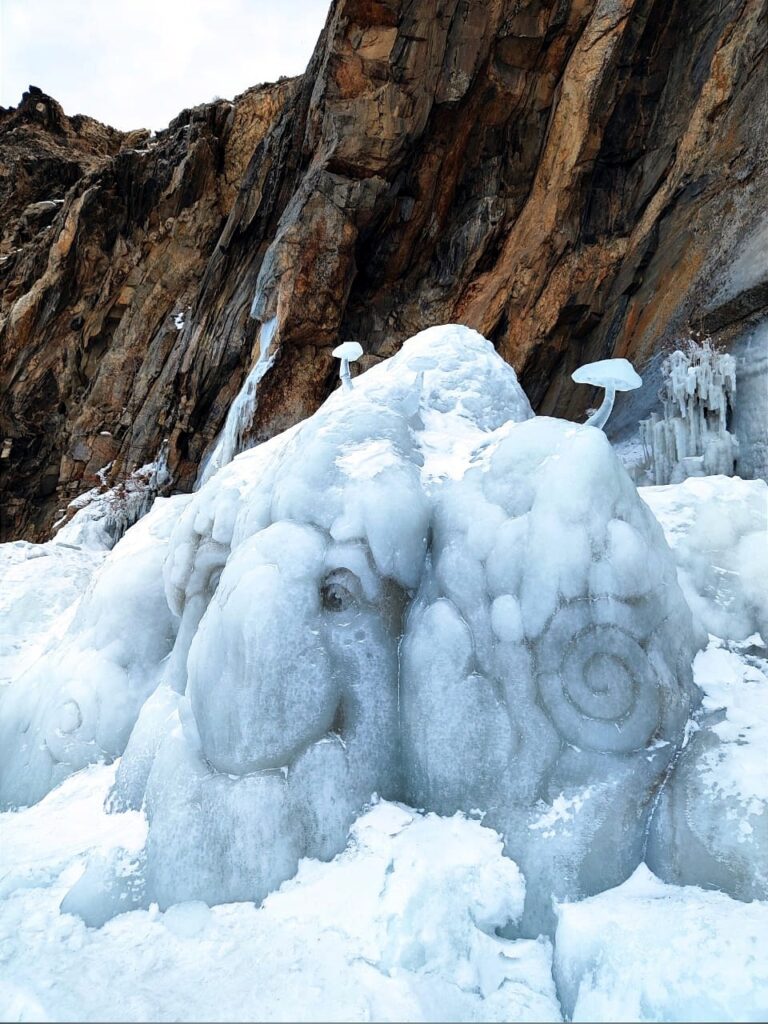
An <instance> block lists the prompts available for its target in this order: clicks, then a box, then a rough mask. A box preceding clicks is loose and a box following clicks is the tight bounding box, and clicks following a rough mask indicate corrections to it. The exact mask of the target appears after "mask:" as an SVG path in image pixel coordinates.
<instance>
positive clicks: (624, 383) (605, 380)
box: [571, 359, 643, 429]
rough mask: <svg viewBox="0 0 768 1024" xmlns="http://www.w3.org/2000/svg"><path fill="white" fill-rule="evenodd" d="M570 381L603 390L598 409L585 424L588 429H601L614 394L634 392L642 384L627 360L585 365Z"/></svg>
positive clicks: (611, 407)
mask: <svg viewBox="0 0 768 1024" xmlns="http://www.w3.org/2000/svg"><path fill="white" fill-rule="evenodd" d="M571 380H573V381H575V382H576V383H577V384H592V385H593V386H594V387H598V388H603V389H604V390H605V394H604V395H603V401H602V402H601V404H600V408H599V409H597V410H596V411H595V412H593V413H592V415H591V416H590V417H589V419H588V420H587V423H586V425H587V426H588V427H600V428H601V429H602V428H603V427H604V426H605V424H606V423H607V422H608V418H609V416H610V415H611V412H612V411H613V403H614V401H615V400H616V392H617V391H634V390H635V389H636V388H639V387H640V386H641V385H642V383H643V381H642V378H641V377H640V376H639V374H637V373H636V372H635V368H634V366H633V365H632V363H630V362H629V360H628V359H601V360H599V361H598V362H596V363H586V364H585V365H584V366H580V367H579V368H578V370H574V371H573V373H572V374H571Z"/></svg>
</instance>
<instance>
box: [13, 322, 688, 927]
mask: <svg viewBox="0 0 768 1024" xmlns="http://www.w3.org/2000/svg"><path fill="white" fill-rule="evenodd" d="M156 508H157V509H159V511H157V512H155V511H153V512H152V513H151V514H150V516H149V517H147V519H146V520H143V521H142V523H140V524H139V525H138V526H137V527H134V529H133V530H132V531H129V532H128V534H126V537H125V539H124V540H122V541H121V542H120V543H119V544H118V545H117V546H116V547H115V549H114V551H113V552H112V554H111V555H110V556H109V558H108V559H107V561H106V562H105V565H104V568H103V569H102V570H101V572H100V573H99V575H98V576H97V577H96V579H95V581H94V584H93V587H92V590H91V591H90V592H89V594H88V595H86V597H85V598H84V600H83V602H82V604H81V606H80V609H79V611H78V615H77V618H76V620H75V622H74V623H73V625H72V627H71V629H70V631H69V633H68V634H67V638H66V639H65V641H64V643H63V644H62V646H61V648H60V649H59V651H58V652H57V654H58V657H59V662H58V663H57V665H54V664H53V662H52V661H51V660H47V661H46V660H45V659H44V660H43V661H41V662H40V663H39V664H38V665H37V666H35V674H34V675H33V676H32V677H30V678H26V679H24V680H23V681H22V680H20V681H19V682H18V683H15V684H13V687H12V688H11V691H12V693H13V695H14V696H13V701H12V702H11V703H6V702H4V704H3V707H2V709H0V715H1V716H2V719H3V721H4V723H5V724H4V726H3V728H4V729H6V731H7V734H8V735H9V736H10V737H11V739H12V742H10V743H8V744H6V746H5V747H4V749H3V757H4V758H5V767H4V773H3V786H4V787H5V788H4V790H3V792H4V794H5V799H6V800H7V801H8V802H16V803H20V802H26V801H28V800H31V799H36V798H38V797H39V796H40V795H42V793H43V792H45V790H46V788H48V787H49V786H50V785H53V784H55V782H56V781H57V780H58V779H59V778H61V777H63V775H65V774H67V772H70V771H72V770H74V769H75V768H77V767H79V766H81V765H82V764H84V763H86V762H87V761H88V760H95V759H99V758H104V757H112V756H114V755H115V754H117V753H119V751H120V750H121V749H122V748H123V746H125V743H126V741H127V740H128V732H129V730H130V729H131V726H132V725H133V724H134V723H135V728H134V730H133V733H132V735H131V738H130V741H129V742H128V745H127V748H126V751H125V755H124V757H123V759H122V762H121V765H120V769H119V771H118V773H117V778H116V782H115V787H114V790H113V792H112V794H111V798H110V803H111V806H112V807H113V808H114V809H116V810H121V809H125V808H139V807H142V806H143V807H144V808H145V809H146V812H147V816H148V820H149V835H148V839H147V844H146V851H145V860H144V865H145V866H144V869H143V870H144V881H145V883H146V885H145V888H144V890H143V896H142V899H143V900H144V901H145V903H147V904H148V903H149V902H150V901H156V902H157V903H158V904H159V905H160V907H161V909H164V908H166V907H168V906H171V905H172V904H175V903H179V902H184V901H190V900H191V901H203V902H205V903H208V904H212V903H220V902H227V901H237V900H261V899H263V898H264V897H265V896H267V894H268V893H269V892H271V891H273V890H274V889H276V888H277V887H278V886H279V885H280V884H281V883H282V882H284V881H285V880H286V879H288V878H290V877H292V876H293V875H294V874H295V873H296V871H297V870H298V866H299V863H300V861H301V860H302V858H306V857H313V858H318V859H320V860H329V859H331V858H332V857H334V856H335V855H336V854H337V853H338V852H339V851H340V850H341V849H343V847H344V844H345V842H346V837H347V834H348V830H349V827H350V825H351V824H352V822H353V821H354V820H355V818H356V817H357V815H358V814H359V813H360V810H361V808H362V807H363V806H364V805H365V804H366V803H367V802H368V801H369V800H370V799H371V795H372V794H373V793H378V794H379V795H380V796H382V797H384V798H387V799H401V800H403V799H404V800H406V801H407V802H412V803H414V804H415V806H419V807H423V808H425V809H426V810H428V811H433V810H434V811H439V812H441V813H444V814H453V813H454V812H455V811H457V810H462V811H464V812H467V813H469V812H472V811H473V810H476V809H479V810H480V811H482V812H483V813H485V814H486V821H487V822H488V823H489V824H490V825H491V826H492V827H494V828H497V829H498V830H499V831H500V832H501V833H502V835H503V837H504V840H505V849H506V852H507V854H508V855H510V856H512V857H513V859H516V860H519V862H520V864H521V867H522V869H523V871H524V872H525V873H526V876H527V881H528V885H527V893H526V907H525V912H524V915H523V918H522V921H521V923H520V924H519V925H518V926H516V927H519V928H520V929H521V933H523V934H527V935H536V934H538V933H539V932H540V931H546V930H551V929H552V927H553V925H554V918H553V914H552V909H551V898H552V896H553V895H555V896H557V897H558V898H566V897H568V898H575V897H577V896H582V895H589V894H591V893H594V892H597V891H600V890H601V889H604V888H607V887H609V886H611V885H615V884H617V883H619V882H621V881H623V880H624V879H625V878H626V877H627V876H628V875H629V874H630V873H631V872H632V870H633V869H634V868H635V867H636V865H637V864H638V862H639V861H640V859H641V858H642V854H643V844H644V838H645V832H646V828H647V825H648V818H649V815H650V812H651V805H652V800H653V796H654V793H655V792H656V790H657V788H658V786H659V784H660V782H661V780H662V779H663V777H664V774H665V772H666V771H667V768H668V766H669V764H670V762H671V760H672V758H673V757H674V755H675V753H676V752H677V750H678V749H679V747H680V745H681V743H682V740H683V736H684V730H685V723H686V721H687V719H688V715H689V712H690V710H691V706H692V704H693V703H694V700H695V697H694V690H693V688H692V684H691V671H690V664H691V660H692V656H693V653H694V650H695V645H696V635H695V633H694V630H693V627H692V622H691V617H690V612H689V610H688V608H687V606H686V604H685V601H684V599H683V596H682V593H681V591H680V588H679V586H678V584H677V581H676V574H675V565H674V562H673V560H672V557H671V554H670V552H669V549H668V548H667V546H666V543H665V541H664V537H663V533H662V531H661V529H660V527H659V525H658V523H657V522H656V521H655V520H654V518H653V516H652V515H651V513H650V511H649V510H648V508H647V507H646V505H645V504H644V503H643V502H642V501H640V500H639V498H638V494H637V491H636V489H635V487H634V486H633V484H632V483H631V481H630V480H629V478H628V476H627V475H626V473H625V471H624V469H623V468H622V466H621V464H620V463H619V461H618V459H617V458H616V456H615V455H614V453H613V451H612V449H611V446H610V444H609V443H608V441H607V440H606V438H605V436H604V435H603V433H602V432H601V431H599V430H596V429H594V428H592V427H587V426H576V425H574V424H570V423H565V422H562V421H558V420H552V419H546V418H533V417H532V412H531V409H530V406H529V404H528V402H527V399H526V398H525V395H524V394H523V392H522V390H521V388H520V386H519V384H518V382H517V379H516V377H515V374H514V371H513V370H512V369H511V367H509V366H508V365H507V364H505V363H504V362H503V361H502V360H501V358H500V357H499V356H498V355H497V354H496V352H495V351H494V349H493V346H492V345H491V344H490V343H489V342H488V341H486V340H485V339H483V338H482V337H481V336H480V335H478V334H477V333H476V332H474V331H470V330H468V329H467V328H462V327H458V326H449V327H440V328H433V329H430V330H429V331H425V332H422V333H421V334H420V335H417V336H416V337H415V338H413V339H411V340H410V341H408V342H406V344H405V345H404V346H403V348H402V350H401V351H400V352H399V353H398V355H396V356H395V357H393V358H392V359H390V360H387V361H386V362H383V363H381V364H379V365H378V366H376V367H374V368H373V369H371V370H369V371H368V372H367V373H365V374H362V375H360V376H357V377H355V378H354V381H353V385H352V387H351V388H343V389H339V390H338V391H336V392H335V393H334V394H333V395H332V396H331V397H330V398H329V399H328V401H327V402H326V403H325V404H324V405H323V406H322V407H321V408H320V409H319V410H318V412H317V413H316V414H315V415H314V416H312V417H310V418H309V419H307V420H306V421H304V422H303V423H300V424H298V425H297V426H296V427H294V428H293V429H292V430H290V431H287V432H286V433H284V434H282V435H280V436H278V437H276V438H274V439H272V440H271V441H269V442H267V443H266V444H264V445H261V446H259V447H258V448H254V449H252V450H250V451H247V452H244V453H242V454H241V455H239V456H238V457H236V458H234V459H233V460H232V461H231V462H230V463H228V464H227V465H224V466H222V468H221V469H219V470H218V471H217V472H216V473H215V474H214V475H212V476H211V477H210V479H209V480H208V481H207V482H206V483H205V484H204V485H203V486H202V487H201V488H200V490H199V491H198V492H197V493H196V494H194V495H192V496H191V497H189V498H185V499H179V500H178V502H177V503H176V504H172V503H166V504H162V503H161V504H160V505H158V506H156ZM163 510H165V511H163ZM153 524H155V525H154V526H153ZM142 530H143V531H144V532H143V533H142V532H141V531H142ZM153 530H156V531H157V539H156V542H155V541H153V543H152V544H150V545H149V549H148V552H147V554H146V556H141V557H139V555H138V554H137V553H136V552H134V551H132V550H131V543H132V541H131V538H132V537H133V538H138V537H142V536H143V537H149V535H152V536H154V534H153V533H152V531H153ZM134 531H139V532H138V533H136V532H134ZM133 543H134V544H135V540H134V541H133ZM161 563H162V568H161ZM118 577H119V579H120V586H121V588H122V591H121V592H120V597H121V601H120V602H117V601H116V600H115V594H116V593H117V592H118V591H117V589H116V588H117V581H118ZM174 637H175V639H174ZM138 638H140V642H137V639H138ZM171 647H172V650H171ZM169 652H170V655H169V656H168V657H167V658H166V655H167V654H168V653H169ZM44 677H45V681H44ZM153 691H154V692H153ZM147 698H149V699H147ZM144 701H146V703H144ZM142 703H143V707H141V705H142ZM140 707H141V712H140V713H139V709H140ZM137 716H138V720H137ZM41 740H42V741H43V742H42V743H41ZM6 751H7V752H6ZM110 870H112V869H111V867H110V865H109V864H106V865H105V864H101V865H97V866H95V867H94V868H93V870H92V872H91V873H90V875H88V876H87V878H86V879H85V881H84V882H83V884H82V886H81V889H80V896H81V897H82V901H83V906H84V907H85V904H88V905H90V906H92V904H93V894H94V893H98V892H101V891H104V890H105V887H106V888H108V887H109V872H110ZM121 871H122V868H121V866H120V865H116V867H115V878H114V884H115V886H116V891H117V892H118V895H119V893H120V892H124V891H125V889H124V888H123V889H121V888H120V887H121V886H123V884H124V883H123V881H122V880H121V879H123V878H124V874H121ZM134 892H138V888H135V889H134ZM120 898H122V897H120ZM126 898H127V897H126ZM130 898H131V899H133V896H131V897H130ZM72 900H73V901H76V895H75V892H74V890H73V895H72ZM115 902H116V901H115ZM70 905H72V904H70ZM84 913H86V914H90V913H91V911H90V910H86V909H84ZM94 920H95V918H94Z"/></svg>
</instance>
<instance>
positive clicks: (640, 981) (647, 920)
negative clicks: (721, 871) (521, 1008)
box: [555, 865, 768, 1021]
mask: <svg viewBox="0 0 768 1024" xmlns="http://www.w3.org/2000/svg"><path fill="white" fill-rule="evenodd" d="M558 918H559V921H558V926H557V938H556V943H555V978H556V980H557V985H558V992H559V995H560V999H561V1002H562V1005H563V1010H564V1012H565V1014H566V1019H568V1020H573V1021H662V1020H663V1021H733V1020H740V1021H762V1020H765V1019H766V1016H767V1015H768V960H766V957H765V953H764V951H765V947H766V943H768V904H766V903H760V902H754V903H740V902H738V901H736V900H733V899H730V898H729V897H728V896H726V895H725V894H724V893H720V892H704V891H702V890H701V889H696V888H693V887H687V888H677V887H675V886H671V885H664V884H663V883H662V882H660V881H659V880H658V878H655V877H654V876H653V875H652V874H651V872H650V871H649V870H648V868H646V867H645V865H641V866H640V867H639V868H638V869H637V871H636V872H635V874H634V875H633V876H632V877H631V878H630V879H629V880H628V881H627V882H625V883H624V885H622V886H620V887H619V888H617V889H612V890H610V891H608V892H605V893H602V894H601V895H599V896H594V897H592V898H591V899H587V900H584V901H582V902H580V903H566V904H563V905H561V906H560V907H559V908H558Z"/></svg>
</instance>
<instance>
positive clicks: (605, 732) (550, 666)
mask: <svg viewBox="0 0 768 1024" xmlns="http://www.w3.org/2000/svg"><path fill="white" fill-rule="evenodd" d="M596 604H597V602H595V601H591V602H590V601H587V600H584V599H580V600H575V601H571V602H569V603H568V604H565V605H563V606H562V607H561V608H559V609H558V610H557V611H556V612H555V614H554V615H553V616H552V618H551V620H550V622H549V625H548V626H547V628H546V630H545V631H544V633H543V639H542V641H541V643H540V644H539V647H538V650H537V652H536V669H537V679H538V687H539V693H540V695H541V699H542V702H543V704H544V707H545V709H546V711H547V714H548V715H549V717H550V719H551V721H552V722H553V724H554V725H555V727H556V728H557V729H558V731H559V732H560V734H561V735H562V736H563V738H564V739H565V740H566V741H567V742H568V743H570V744H572V745H573V746H575V747H578V748H580V749H587V750H599V751H603V752H611V753H629V752H630V751H632V750H639V749H642V748H643V747H645V746H646V745H647V744H648V742H649V741H650V740H651V739H652V737H653V735H654V733H655V732H656V730H657V728H658V726H659V724H660V721H661V688H660V683H659V680H658V678H657V676H656V673H655V671H654V669H653V666H652V665H651V662H650V660H649V658H648V655H647V653H646V651H645V650H644V649H643V646H642V642H643V640H644V638H643V637H641V636H637V635H635V634H636V633H637V629H636V628H635V629H634V630H633V628H632V614H631V612H630V613H628V614H627V615H626V616H625V618H626V622H624V621H616V618H618V617H619V616H617V615H616V612H620V611H621V608H622V607H623V606H621V605H619V604H618V602H615V601H613V602H610V607H609V603H608V602H605V613H604V614H605V618H606V620H608V621H604V622H600V621H595V619H596V618H599V617H602V616H596V615H595V607H596ZM611 620H612V621H611Z"/></svg>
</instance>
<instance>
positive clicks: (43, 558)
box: [0, 540, 106, 688]
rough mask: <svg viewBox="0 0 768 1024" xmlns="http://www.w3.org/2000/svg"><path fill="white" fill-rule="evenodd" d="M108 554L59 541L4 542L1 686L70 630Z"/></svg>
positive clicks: (0, 557)
mask: <svg viewBox="0 0 768 1024" xmlns="http://www.w3.org/2000/svg"><path fill="white" fill-rule="evenodd" d="M105 555H106V552H105V551H87V550H84V549H80V548H75V547H72V546H70V545H68V544H59V543H55V542H49V543H47V544H28V543H27V542H26V541H23V540H19V541H13V542H12V543H9V544H0V580H2V585H0V688H1V687H2V686H3V685H4V684H5V683H8V682H10V680H11V679H12V678H15V677H16V676H18V675H20V674H21V673H22V672H23V671H24V669H26V668H27V667H28V666H29V665H31V664H32V662H33V661H35V659H36V658H37V657H39V655H40V654H41V653H42V651H43V650H44V649H45V648H46V647H47V646H48V645H49V644H51V643H52V642H55V641H57V640H59V639H60V638H61V637H62V636H63V635H64V633H65V631H66V629H67V626H68V625H69V623H70V622H71V620H72V617H73V615H74V612H75V606H76V604H77V601H78V600H79V598H80V596H81V595H82V593H83V592H84V591H85V589H86V587H87V586H88V583H89V582H90V579H91V577H92V575H93V573H94V572H95V570H96V569H97V568H98V566H99V565H101V563H102V561H103V560H104V556H105Z"/></svg>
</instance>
